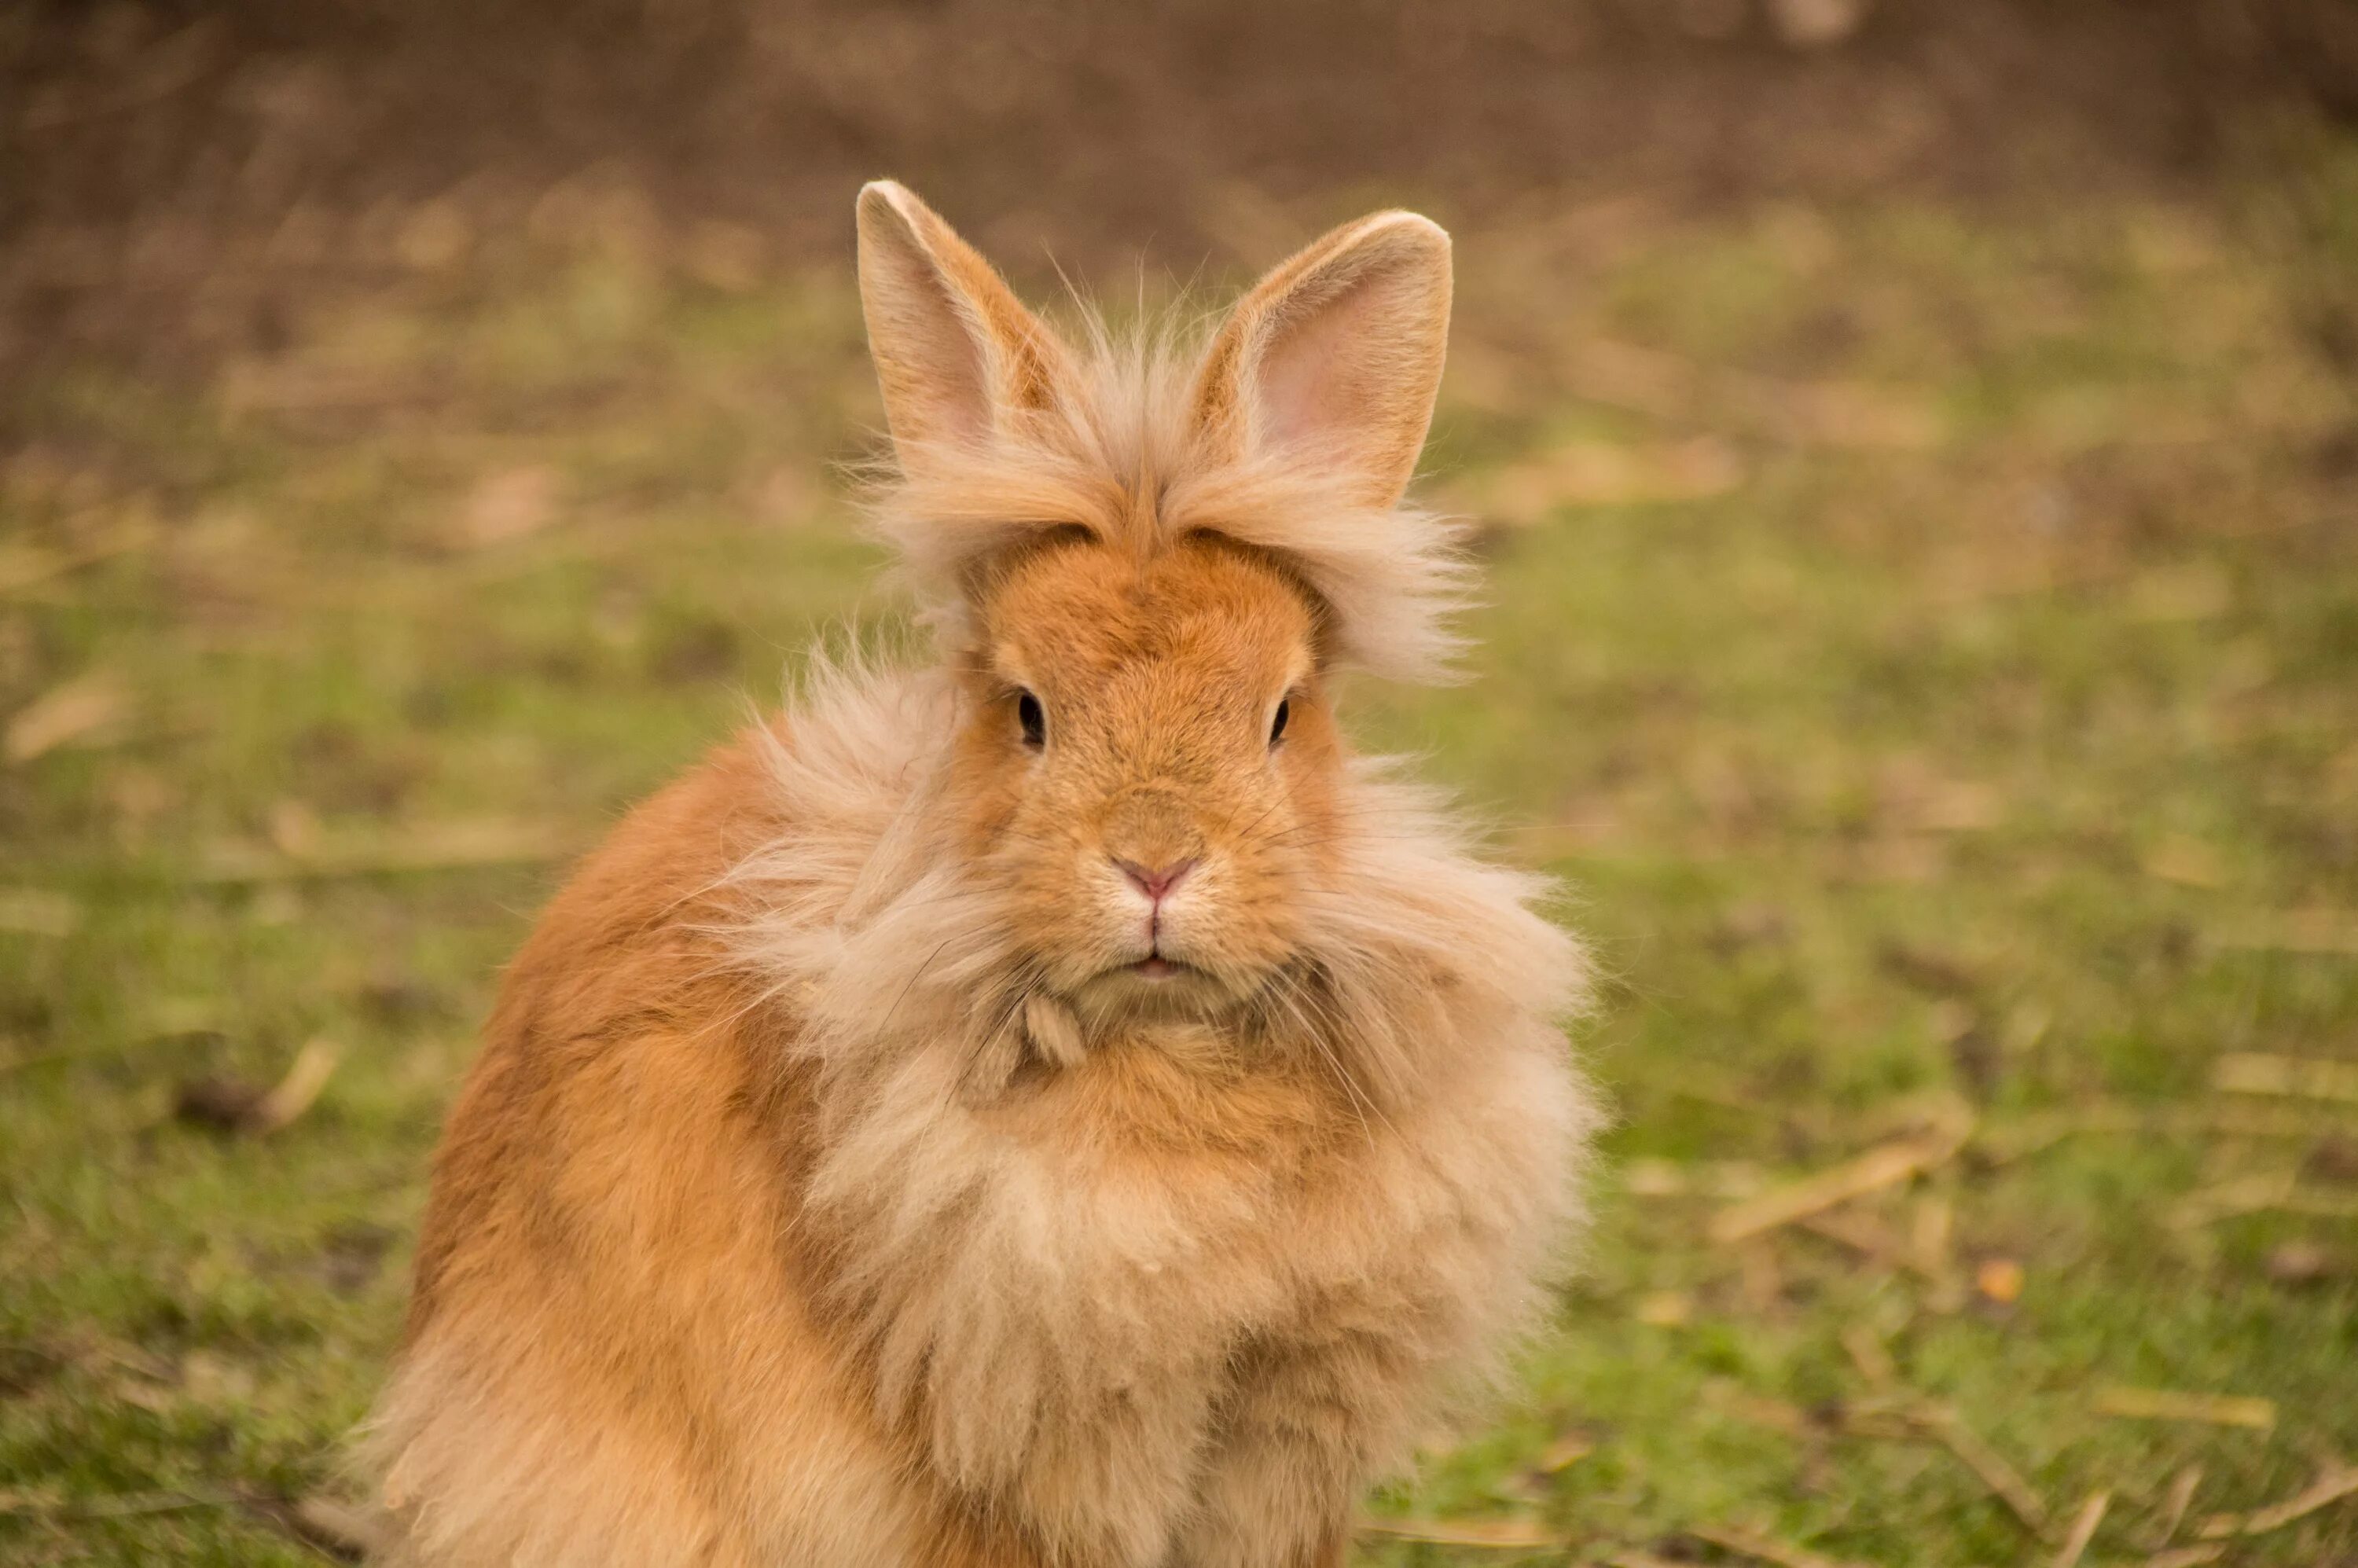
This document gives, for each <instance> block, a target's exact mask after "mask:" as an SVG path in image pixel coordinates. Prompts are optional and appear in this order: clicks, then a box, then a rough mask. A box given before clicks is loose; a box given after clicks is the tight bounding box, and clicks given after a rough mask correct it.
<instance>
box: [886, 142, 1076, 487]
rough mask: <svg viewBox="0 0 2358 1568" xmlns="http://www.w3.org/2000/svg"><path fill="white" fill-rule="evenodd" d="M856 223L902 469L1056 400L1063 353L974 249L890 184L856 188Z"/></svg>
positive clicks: (979, 438)
mask: <svg viewBox="0 0 2358 1568" xmlns="http://www.w3.org/2000/svg"><path fill="white" fill-rule="evenodd" d="M859 214H860V308H861V310H862V312H863V313H864V314H865V315H866V317H867V319H868V351H869V355H870V357H871V359H873V360H874V361H875V363H876V380H877V384H878V386H879V387H880V388H881V389H882V392H883V395H884V417H885V421H886V422H887V423H888V424H889V425H890V426H891V427H892V443H893V445H894V446H895V447H896V448H898V449H899V450H900V453H901V460H902V462H903V465H906V464H907V463H908V462H909V461H910V460H911V459H912V458H913V457H914V455H915V454H916V452H917V451H918V450H921V449H926V448H932V447H937V446H949V447H959V446H969V445H973V444H977V443H980V442H983V441H987V440H988V439H989V438H990V434H991V432H992V431H993V430H994V429H996V428H997V427H1000V426H1001V424H1003V423H1004V422H1005V421H1006V419H1007V418H1008V417H1009V416H1010V415H1011V413H1013V412H1015V411H1017V410H1021V409H1025V408H1044V407H1046V406H1049V405H1050V404H1051V403H1052V402H1053V401H1054V400H1055V395H1056V389H1057V386H1058V384H1060V382H1061V381H1062V379H1063V378H1064V377H1065V375H1066V373H1067V368H1066V367H1067V357H1066V355H1065V349H1064V346H1063V344H1062V343H1060V342H1059V341H1057V339H1056V337H1055V334H1054V333H1052V332H1051V331H1050V330H1048V328H1047V325H1046V324H1045V323H1044V322H1043V321H1042V320H1041V319H1039V318H1038V317H1036V316H1034V315H1033V313H1032V312H1031V311H1029V310H1027V309H1025V308H1024V307H1023V303H1022V301H1021V300H1019V299H1017V298H1016V297H1015V294H1014V291H1013V290H1011V289H1010V288H1009V287H1007V285H1006V283H1005V282H1004V281H1003V280H1002V279H1001V277H1000V276H999V274H998V273H997V272H995V271H993V270H992V269H991V265H990V263H989V262H987V261H985V260H983V259H982V256H981V255H980V254H979V253H978V252H977V251H976V250H975V249H974V247H973V246H971V245H969V244H968V243H966V242H965V241H964V240H962V239H960V238H958V236H957V232H956V231H955V230H953V229H952V228H951V227H950V226H949V225H948V224H947V223H946V222H943V221H942V220H941V218H940V217H939V216H938V215H937V214H936V213H935V211H933V209H932V208H930V207H927V206H926V205H925V203H924V202H922V201H920V200H917V198H916V197H915V196H914V195H913V194H911V192H910V191H909V190H908V189H907V188H906V187H904V186H902V185H900V184H899V183H897V182H895V181H893V180H890V179H880V180H876V181H873V182H872V183H871V184H869V185H867V186H864V187H862V188H861V189H860V207H859Z"/></svg>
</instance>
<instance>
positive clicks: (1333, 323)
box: [1254, 279, 1389, 456]
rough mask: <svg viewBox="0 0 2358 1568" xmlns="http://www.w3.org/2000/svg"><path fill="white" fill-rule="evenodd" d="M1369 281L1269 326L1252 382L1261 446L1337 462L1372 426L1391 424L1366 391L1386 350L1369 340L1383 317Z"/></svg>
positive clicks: (1380, 325)
mask: <svg viewBox="0 0 2358 1568" xmlns="http://www.w3.org/2000/svg"><path fill="white" fill-rule="evenodd" d="M1366 283H1367V280H1364V279H1362V280H1355V281H1354V284H1353V286H1352V287H1348V288H1346V289H1345V290H1343V291H1342V293H1341V294H1340V295H1339V296H1337V297H1332V298H1329V299H1325V300H1320V301H1318V302H1316V303H1315V304H1314V305H1312V306H1311V307H1310V308H1308V309H1306V310H1303V311H1299V312H1298V313H1296V314H1295V315H1294V319H1292V320H1286V319H1280V320H1279V321H1277V322H1275V323H1273V324H1272V330H1271V334H1270V342H1269V346H1268V348H1267V349H1266V350H1264V351H1263V352H1262V354H1261V359H1260V365H1259V367H1258V371H1259V373H1258V374H1257V375H1256V376H1255V378H1254V380H1255V386H1254V395H1255V402H1256V404H1257V405H1258V406H1257V408H1256V410H1255V412H1256V414H1257V415H1258V416H1259V417H1258V423H1259V426H1260V431H1259V433H1260V437H1261V438H1262V439H1263V440H1265V441H1267V442H1269V443H1271V444H1272V445H1275V446H1301V447H1307V448H1310V449H1314V450H1325V451H1327V452H1332V453H1334V454H1335V455H1336V456H1341V455H1343V454H1344V452H1345V451H1346V450H1347V449H1348V447H1349V446H1350V445H1351V444H1353V442H1354V440H1355V438H1356V439H1361V440H1363V439H1364V438H1365V437H1366V435H1367V434H1369V433H1371V432H1368V431H1367V430H1366V427H1368V425H1369V424H1371V423H1372V424H1374V425H1376V426H1377V427H1379V429H1380V428H1381V427H1383V426H1385V425H1387V424H1389V420H1387V419H1386V418H1385V417H1384V414H1385V411H1384V410H1383V409H1381V408H1380V407H1379V406H1373V404H1374V402H1375V400H1374V399H1372V398H1371V396H1370V391H1371V388H1370V387H1369V385H1368V383H1369V381H1370V380H1371V379H1372V377H1371V374H1370V373H1371V371H1372V370H1373V369H1374V368H1375V366H1376V365H1377V364H1379V363H1380V362H1381V361H1382V359H1383V358H1384V357H1385V355H1386V354H1387V353H1388V352H1389V346H1388V345H1386V344H1384V343H1382V342H1380V341H1373V335H1374V334H1378V333H1379V332H1380V331H1381V330H1382V327H1383V321H1382V314H1383V313H1382V312H1381V311H1380V310H1379V309H1377V308H1373V307H1372V302H1371V296H1373V295H1374V294H1376V293H1377V292H1379V291H1378V290H1377V289H1374V288H1370V287H1367V286H1366Z"/></svg>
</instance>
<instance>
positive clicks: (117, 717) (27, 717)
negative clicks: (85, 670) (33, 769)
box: [0, 670, 131, 763]
mask: <svg viewBox="0 0 2358 1568" xmlns="http://www.w3.org/2000/svg"><path fill="white" fill-rule="evenodd" d="M130 709H131V697H130V694H129V693H128V692H126V691H125V690H124V687H123V683H122V682H121V680H119V679H118V678H117V677H116V676H114V675H113V674H111V673H109V672H107V671H104V670H98V671H93V672H92V673H91V674H89V675H84V676H76V677H75V678H74V679H72V680H70V681H68V682H66V684H65V685H63V686H60V687H55V688H54V689H52V690H50V691H49V692H48V693H47V694H46V695H44V696H41V697H35V698H34V699H33V700H32V701H30V702H28V703H27V704H26V705H25V706H24V707H23V708H18V709H17V710H16V716H15V717H14V718H12V719H9V720H8V731H7V736H6V739H5V742H0V751H5V753H6V755H7V759H8V761H10V762H17V763H23V762H31V761H32V760H33V759H34V758H36V757H38V756H40V755H42V754H43V753H45V752H53V751H55V750H57V749H58V748H59V746H63V745H68V744H70V743H71V742H73V741H88V740H92V739H93V738H95V737H97V736H99V735H101V734H103V733H104V732H105V731H107V730H113V729H114V728H115V727H116V726H117V725H119V724H120V723H121V722H122V721H123V719H124V716H125V715H126V714H127V713H129V712H130Z"/></svg>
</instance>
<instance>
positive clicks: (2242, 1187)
mask: <svg viewBox="0 0 2358 1568" xmlns="http://www.w3.org/2000/svg"><path fill="white" fill-rule="evenodd" d="M2271 1212H2273V1213H2277V1214H2298V1215H2305V1216H2307V1217H2309V1218H2311V1219H2358V1193H2351V1192H2334V1191H2320V1190H2317V1189H2314V1188H2304V1187H2303V1186H2302V1185H2301V1184H2300V1177H2299V1173H2298V1172H2295V1171H2268V1172H2262V1173H2258V1174H2255V1175H2250V1176H2243V1177H2238V1178H2237V1179H2236V1180H2234V1181H2232V1182H2222V1183H2221V1184H2219V1185H2217V1186H2215V1187H2208V1188H2205V1189H2204V1190H2202V1191H2201V1192H2199V1193H2196V1194H2194V1195H2192V1196H2190V1197H2189V1198H2187V1199H2186V1200H2185V1201H2184V1202H2183V1203H2181V1204H2180V1205H2179V1206H2178V1207H2177V1209H2176V1210H2175V1211H2174V1212H2173V1213H2172V1214H2171V1216H2170V1223H2171V1224H2172V1225H2174V1226H2176V1227H2179V1228H2180V1229H2181V1230H2190V1229H2193V1228H2195V1227H2198V1226H2204V1225H2210V1224H2212V1223H2213V1222H2215V1221H2218V1220H2222V1219H2233V1218H2234V1217H2237V1216H2238V1215H2246V1214H2265V1213H2271Z"/></svg>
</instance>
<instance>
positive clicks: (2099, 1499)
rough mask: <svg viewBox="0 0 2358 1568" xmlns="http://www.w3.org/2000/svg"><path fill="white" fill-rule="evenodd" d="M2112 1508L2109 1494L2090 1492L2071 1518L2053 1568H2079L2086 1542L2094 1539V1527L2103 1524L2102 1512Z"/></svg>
mask: <svg viewBox="0 0 2358 1568" xmlns="http://www.w3.org/2000/svg"><path fill="white" fill-rule="evenodd" d="M2112 1506H2113V1494H2112V1493H2110V1492H2092V1493H2090V1494H2089V1497H2088V1500H2087V1501H2086V1502H2084V1503H2082V1504H2081V1505H2080V1511H2079V1512H2078V1513H2077V1514H2074V1515H2073V1516H2072V1518H2071V1530H2070V1532H2069V1533H2068V1534H2066V1535H2065V1536H2064V1537H2063V1544H2062V1545H2061V1547H2059V1548H2057V1549H2056V1552H2055V1568H2079V1564H2080V1559H2081V1558H2082V1556H2084V1555H2086V1553H2087V1551H2088V1542H2090V1541H2093V1540H2094V1539H2095V1538H2096V1527H2097V1526H2098V1525H2101V1524H2103V1523H2104V1512H2105V1510H2106V1509H2110V1508H2111V1507H2112Z"/></svg>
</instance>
